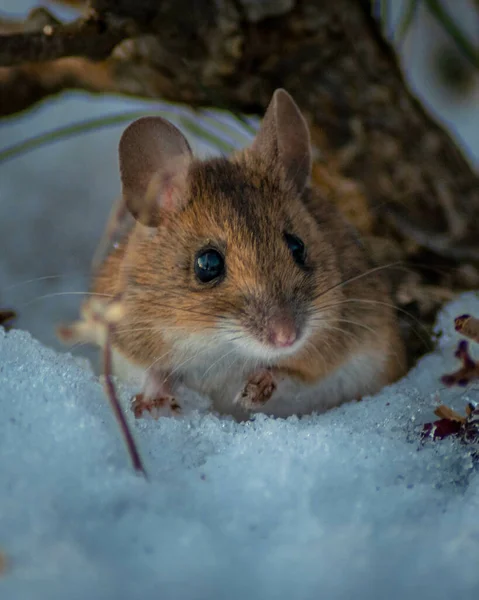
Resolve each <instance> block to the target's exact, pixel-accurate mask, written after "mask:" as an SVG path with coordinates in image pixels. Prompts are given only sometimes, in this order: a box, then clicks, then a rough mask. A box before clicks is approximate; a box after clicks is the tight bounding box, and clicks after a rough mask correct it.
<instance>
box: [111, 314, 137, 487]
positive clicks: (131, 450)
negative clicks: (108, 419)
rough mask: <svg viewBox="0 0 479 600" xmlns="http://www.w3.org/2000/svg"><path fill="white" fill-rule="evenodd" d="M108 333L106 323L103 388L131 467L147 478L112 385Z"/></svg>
mask: <svg viewBox="0 0 479 600" xmlns="http://www.w3.org/2000/svg"><path fill="white" fill-rule="evenodd" d="M110 333H111V326H110V325H107V334H106V340H105V347H104V349H103V370H104V378H105V390H106V395H107V397H108V400H109V401H110V405H111V408H112V410H113V413H114V415H115V418H116V420H117V421H118V425H119V427H120V431H121V434H122V436H123V439H124V441H125V444H126V447H127V450H128V454H129V455H130V459H131V462H132V464H133V468H134V469H135V471H138V472H139V473H142V475H143V476H144V477H145V479H148V476H147V474H146V471H145V467H144V466H143V461H142V460H141V457H140V453H139V452H138V448H137V446H136V442H135V440H134V438H133V435H132V433H131V431H130V428H129V427H128V423H127V421H126V419H125V415H124V414H123V411H122V410H121V406H120V402H119V400H118V396H117V394H116V390H115V386H114V385H113V380H112V375H111V344H110Z"/></svg>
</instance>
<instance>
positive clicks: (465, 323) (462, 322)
mask: <svg viewBox="0 0 479 600" xmlns="http://www.w3.org/2000/svg"><path fill="white" fill-rule="evenodd" d="M454 327H455V329H456V331H457V332H459V333H462V335H465V336H466V337H468V338H469V339H471V340H473V341H474V342H479V319H476V317H471V315H461V316H460V317H456V318H455V319H454Z"/></svg>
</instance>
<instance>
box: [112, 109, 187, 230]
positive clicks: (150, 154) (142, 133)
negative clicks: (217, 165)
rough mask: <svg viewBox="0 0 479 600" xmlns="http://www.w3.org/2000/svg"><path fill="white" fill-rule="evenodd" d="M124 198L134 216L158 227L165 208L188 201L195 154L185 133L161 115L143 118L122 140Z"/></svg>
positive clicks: (131, 127) (128, 130) (121, 157)
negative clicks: (190, 169)
mask: <svg viewBox="0 0 479 600" xmlns="http://www.w3.org/2000/svg"><path fill="white" fill-rule="evenodd" d="M119 155H120V174H121V183H122V187H123V197H124V200H125V203H126V205H127V207H128V210H129V211H130V213H131V214H132V215H133V217H134V218H135V219H136V220H137V221H139V222H140V223H142V224H143V225H146V226H148V227H157V226H158V225H159V223H160V220H161V215H162V214H165V211H174V210H175V209H178V208H180V207H181V206H183V204H184V202H185V193H186V182H187V175H188V169H189V166H190V164H191V161H192V158H193V155H192V152H191V148H190V145H189V144H188V142H187V140H186V138H185V136H184V135H183V134H182V133H181V131H180V130H179V129H177V128H176V127H175V126H174V125H172V124H171V123H169V122H168V121H166V120H165V119H162V118H161V117H142V118H141V119H138V120H137V121H134V122H133V123H131V125H129V126H128V127H127V128H126V129H125V131H124V132H123V135H122V136H121V139H120V145H119Z"/></svg>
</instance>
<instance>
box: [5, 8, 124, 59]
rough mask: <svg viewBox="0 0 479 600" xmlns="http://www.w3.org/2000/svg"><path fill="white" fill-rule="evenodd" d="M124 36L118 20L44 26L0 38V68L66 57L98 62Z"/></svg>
mask: <svg viewBox="0 0 479 600" xmlns="http://www.w3.org/2000/svg"><path fill="white" fill-rule="evenodd" d="M126 37H128V32H127V27H126V25H125V22H123V21H120V20H118V21H117V22H115V24H114V25H111V24H110V23H107V22H105V21H104V20H103V19H100V18H98V17H97V15H96V14H93V15H92V16H90V17H89V18H87V19H78V20H77V21H73V22H72V23H69V24H59V25H57V26H55V25H46V26H45V27H44V28H43V30H42V31H33V32H22V33H12V34H7V35H1V36H0V66H3V67H11V66H14V65H20V64H23V63H26V62H30V63H35V62H44V61H50V60H55V59H57V58H63V57H66V56H83V57H87V58H90V59H92V60H102V59H105V58H107V57H108V56H109V55H110V54H111V51H112V50H113V48H114V47H115V46H116V45H117V44H119V43H120V42H121V41H122V40H123V39H125V38H126Z"/></svg>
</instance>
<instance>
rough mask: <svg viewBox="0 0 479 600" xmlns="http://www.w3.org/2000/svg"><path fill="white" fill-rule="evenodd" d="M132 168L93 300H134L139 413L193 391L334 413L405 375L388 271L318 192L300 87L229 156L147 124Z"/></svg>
mask: <svg viewBox="0 0 479 600" xmlns="http://www.w3.org/2000/svg"><path fill="white" fill-rule="evenodd" d="M119 165H120V176H121V185H122V196H121V201H122V206H123V207H126V212H127V213H128V215H129V217H130V219H131V227H130V228H129V230H128V232H127V233H126V234H125V235H124V236H123V237H122V238H121V239H120V240H118V241H116V242H115V244H113V245H112V246H111V248H110V250H109V251H108V252H107V254H106V256H105V258H104V260H102V262H101V264H99V266H98V268H97V269H96V271H95V273H94V275H93V277H92V284H91V292H90V293H91V295H90V296H89V297H88V299H87V300H86V302H87V303H88V302H91V298H95V297H106V298H115V299H120V300H121V305H122V316H121V319H120V320H119V322H118V323H116V325H115V328H114V329H113V330H112V333H111V348H112V352H113V365H114V367H113V368H114V374H115V375H117V376H118V377H120V378H122V379H124V380H126V381H128V382H131V383H134V385H136V386H137V387H138V390H139V393H138V394H137V395H136V396H135V397H134V399H133V402H132V409H133V411H134V413H135V415H136V416H137V417H140V416H142V415H146V414H147V413H150V414H152V415H155V416H175V415H177V414H179V413H181V407H182V399H181V397H180V396H181V393H182V392H181V390H185V389H190V390H193V391H194V392H197V393H198V394H200V395H202V396H206V397H207V398H208V399H209V401H210V403H211V410H212V411H214V412H216V413H218V414H224V415H232V416H233V417H234V418H235V419H237V420H244V419H249V418H251V416H252V415H254V414H255V413H265V414H267V415H270V416H272V417H284V418H286V417H289V416H292V415H304V414H310V413H322V412H325V411H326V410H329V409H331V408H333V407H337V406H339V405H341V404H343V403H345V402H351V401H357V400H360V399H362V398H363V397H366V396H370V395H373V394H375V393H377V392H378V391H380V390H381V389H382V388H383V387H385V386H387V385H389V384H392V383H393V382H394V381H396V380H397V379H398V378H400V377H401V376H402V375H403V374H404V373H405V370H406V356H405V348H404V344H403V341H402V339H401V335H400V331H399V324H398V320H397V316H396V308H395V306H394V304H393V301H392V298H391V294H390V290H389V284H388V280H387V277H386V275H385V269H383V268H381V267H378V266H375V265H373V264H371V262H370V259H369V257H368V256H367V253H366V251H365V249H364V247H363V245H362V243H361V240H360V239H359V237H358V234H357V232H356V231H355V229H354V228H353V226H352V225H351V224H350V223H349V222H347V221H346V220H345V218H344V217H343V215H342V214H341V213H340V212H339V210H338V208H337V207H336V206H335V205H334V204H332V203H331V202H329V201H327V200H326V199H325V198H324V197H322V195H321V194H320V193H319V192H318V191H317V190H316V189H315V188H314V186H313V185H312V147H311V138H310V131H309V127H308V124H307V121H306V119H305V117H304V116H303V114H302V113H301V111H300V109H299V108H298V106H297V104H296V102H295V101H294V99H293V98H292V97H291V95H290V94H289V93H288V92H287V91H286V90H284V89H277V90H276V91H275V92H274V94H273V96H272V99H271V101H270V104H269V106H268V108H267V110H266V112H265V115H264V118H263V120H262V122H261V124H260V127H259V130H258V132H257V135H256V137H255V138H254V140H253V141H252V143H251V144H250V145H248V146H247V147H246V148H243V149H241V150H238V151H235V152H233V153H232V154H231V155H229V156H221V157H211V158H207V159H198V158H196V157H195V156H194V154H193V152H192V150H191V147H190V144H189V142H188V140H187V139H186V137H185V136H184V135H183V133H182V132H181V131H180V130H179V129H178V128H177V127H176V126H175V125H173V124H172V123H170V122H169V121H167V120H165V119H163V118H161V117H159V116H149V117H142V118H140V119H138V120H136V121H134V122H133V123H131V124H130V125H129V126H128V127H127V128H126V129H125V131H124V132H123V134H122V136H121V139H120V142H119ZM82 335H83V337H84V339H87V341H90V342H93V343H97V344H101V340H99V339H97V338H98V336H95V335H93V334H91V335H89V334H87V333H85V331H83V334H82ZM183 393H184V392H183Z"/></svg>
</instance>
